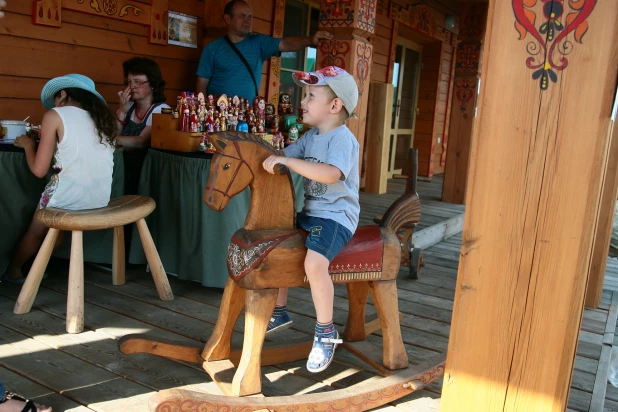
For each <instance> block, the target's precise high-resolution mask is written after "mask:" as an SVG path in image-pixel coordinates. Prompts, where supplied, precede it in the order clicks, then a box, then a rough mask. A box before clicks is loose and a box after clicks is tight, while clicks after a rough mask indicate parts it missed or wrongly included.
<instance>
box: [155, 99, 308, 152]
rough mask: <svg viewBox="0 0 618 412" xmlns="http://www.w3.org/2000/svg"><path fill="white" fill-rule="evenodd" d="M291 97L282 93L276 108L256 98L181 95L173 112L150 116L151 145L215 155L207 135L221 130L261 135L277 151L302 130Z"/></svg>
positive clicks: (302, 127)
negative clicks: (151, 117)
mask: <svg viewBox="0 0 618 412" xmlns="http://www.w3.org/2000/svg"><path fill="white" fill-rule="evenodd" d="M294 109H295V108H294V107H293V106H292V104H291V103H290V95H289V94H287V93H281V94H280V95H279V102H278V104H277V108H276V110H275V105H273V104H270V103H266V101H265V100H264V98H263V97H261V96H257V97H256V98H255V99H253V104H251V105H250V104H249V101H248V100H247V99H244V98H242V97H238V96H234V97H228V96H227V95H225V94H222V95H221V96H219V97H218V98H217V97H216V96H213V95H210V94H209V95H208V96H206V97H205V96H204V94H203V93H198V94H197V95H196V94H195V93H191V92H183V93H181V95H180V96H178V98H177V104H176V108H175V109H163V110H162V111H161V114H155V115H153V121H152V138H151V146H152V147H156V148H162V149H168V150H176V151H183V152H190V151H196V150H197V151H205V152H214V147H213V146H212V144H210V142H209V141H208V133H213V132H221V131H228V130H229V131H240V132H250V133H254V134H257V135H260V136H262V138H263V139H264V140H265V141H267V142H269V143H270V144H272V145H273V147H274V148H276V149H283V148H284V147H285V146H287V145H289V144H292V143H294V142H295V141H296V139H298V136H299V134H300V133H302V132H303V130H304V126H305V125H304V124H303V123H302V112H301V109H298V112H299V113H298V114H294Z"/></svg>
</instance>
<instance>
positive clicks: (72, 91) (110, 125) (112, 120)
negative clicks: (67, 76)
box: [54, 87, 118, 147]
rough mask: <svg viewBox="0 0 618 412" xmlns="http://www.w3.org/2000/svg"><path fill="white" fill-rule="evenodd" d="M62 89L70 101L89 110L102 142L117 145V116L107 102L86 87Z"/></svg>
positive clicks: (58, 95) (55, 96)
mask: <svg viewBox="0 0 618 412" xmlns="http://www.w3.org/2000/svg"><path fill="white" fill-rule="evenodd" d="M62 90H64V91H65V92H66V94H67V99H68V101H70V102H72V103H76V104H78V105H79V106H80V107H81V108H82V109H84V110H85V111H87V112H88V114H89V115H90V117H91V118H92V121H93V122H94V125H95V127H96V128H97V134H98V135H99V140H100V141H101V143H103V142H106V143H108V144H109V145H110V146H112V147H116V136H117V135H118V125H117V124H116V116H114V114H113V113H112V111H111V110H110V109H109V107H107V104H105V102H104V101H103V100H101V99H100V98H98V97H97V96H95V95H94V94H92V93H90V92H89V91H87V90H84V89H79V88H74V87H71V88H67V89H62ZM62 90H60V91H59V92H58V93H56V94H55V95H54V99H56V98H58V97H60V94H61V93H62Z"/></svg>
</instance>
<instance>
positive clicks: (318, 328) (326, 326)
mask: <svg viewBox="0 0 618 412" xmlns="http://www.w3.org/2000/svg"><path fill="white" fill-rule="evenodd" d="M334 331H335V325H333V322H332V321H330V322H329V323H319V322H317V323H316V324H315V334H316V335H318V336H327V335H331V334H332V333H333V332H334Z"/></svg>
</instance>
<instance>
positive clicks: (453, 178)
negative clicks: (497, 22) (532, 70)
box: [442, 3, 487, 203]
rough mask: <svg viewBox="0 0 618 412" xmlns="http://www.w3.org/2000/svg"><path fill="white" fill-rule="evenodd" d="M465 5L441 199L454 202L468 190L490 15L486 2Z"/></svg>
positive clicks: (462, 198)
mask: <svg viewBox="0 0 618 412" xmlns="http://www.w3.org/2000/svg"><path fill="white" fill-rule="evenodd" d="M462 7H463V10H462V13H461V26H460V30H459V39H460V40H461V42H460V43H459V45H458V46H457V50H456V53H455V84H454V90H453V99H452V103H451V121H450V125H449V133H448V140H449V141H448V146H447V152H446V165H445V168H444V185H443V186H442V200H443V201H444V202H452V203H463V202H464V197H465V194H466V185H467V180H468V179H467V178H468V164H469V160H470V142H471V140H472V125H473V123H474V108H475V107H476V99H477V95H476V91H477V88H478V78H477V77H478V74H479V72H480V67H479V59H480V56H481V49H482V44H481V40H482V37H483V34H484V33H485V22H486V15H487V5H486V4H484V3H464V4H463V5H462Z"/></svg>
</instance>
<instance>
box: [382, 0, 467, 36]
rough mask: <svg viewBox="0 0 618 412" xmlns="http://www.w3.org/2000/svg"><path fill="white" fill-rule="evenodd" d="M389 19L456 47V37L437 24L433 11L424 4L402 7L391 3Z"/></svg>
mask: <svg viewBox="0 0 618 412" xmlns="http://www.w3.org/2000/svg"><path fill="white" fill-rule="evenodd" d="M390 4H391V7H390V10H389V17H390V18H391V19H393V20H394V21H396V22H399V23H401V24H404V25H406V26H408V27H411V28H413V29H414V30H417V31H419V32H421V33H423V34H426V35H428V36H431V37H433V38H435V39H438V40H440V41H442V42H444V43H446V44H450V45H452V46H456V45H457V35H456V34H454V33H452V32H450V31H448V30H446V29H445V28H444V27H440V26H438V24H437V21H436V16H435V15H434V13H433V11H432V10H431V9H430V8H429V7H427V6H425V5H424V4H418V5H414V6H408V7H403V6H400V5H399V4H397V3H394V2H391V3H390Z"/></svg>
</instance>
